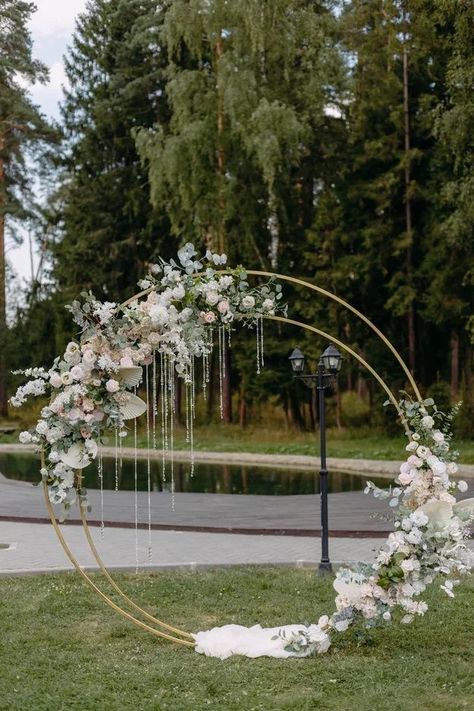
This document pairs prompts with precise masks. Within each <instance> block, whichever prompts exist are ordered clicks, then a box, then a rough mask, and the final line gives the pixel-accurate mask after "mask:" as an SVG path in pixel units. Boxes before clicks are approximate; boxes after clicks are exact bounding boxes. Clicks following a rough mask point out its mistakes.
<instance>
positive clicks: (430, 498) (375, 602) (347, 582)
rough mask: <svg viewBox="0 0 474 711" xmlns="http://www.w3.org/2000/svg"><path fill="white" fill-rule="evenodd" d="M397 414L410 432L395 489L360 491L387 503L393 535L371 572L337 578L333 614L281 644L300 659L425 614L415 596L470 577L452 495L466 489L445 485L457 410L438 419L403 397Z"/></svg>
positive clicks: (463, 507)
mask: <svg viewBox="0 0 474 711" xmlns="http://www.w3.org/2000/svg"><path fill="white" fill-rule="evenodd" d="M400 406H401V410H402V412H403V415H404V418H405V420H406V422H407V424H408V426H409V442H408V444H407V446H406V450H407V452H408V454H407V459H406V461H405V462H403V464H402V465H401V467H400V472H399V474H398V476H397V478H396V480H395V486H394V487H392V486H391V487H390V488H389V490H384V489H379V488H378V487H376V486H375V485H374V484H373V483H372V482H368V483H367V486H366V489H365V493H369V492H372V493H373V494H374V496H376V497H377V498H384V499H385V498H386V499H389V506H390V507H391V509H392V511H393V518H394V528H395V530H394V532H393V533H390V534H389V536H388V539H387V541H386V543H385V545H384V546H383V547H382V548H381V550H380V551H379V553H378V555H377V557H376V560H375V563H374V564H373V565H359V566H358V567H356V568H340V569H339V570H338V571H337V574H336V578H335V580H334V589H335V591H336V593H337V596H336V600H335V603H336V612H334V613H333V615H332V616H330V617H329V616H328V615H323V616H322V617H320V618H319V621H318V624H317V625H316V626H315V625H311V626H310V627H305V628H303V629H301V630H299V631H298V632H297V633H293V634H292V635H291V639H289V640H288V639H286V641H287V649H288V650H289V649H291V650H293V651H294V653H295V654H297V655H299V656H307V655H308V654H309V653H322V652H325V651H327V649H328V648H329V645H330V636H331V634H332V633H334V632H344V631H345V630H347V629H348V628H349V626H350V625H354V624H357V623H359V624H362V626H363V627H365V628H371V627H375V626H376V625H380V624H390V623H391V622H392V620H393V619H395V618H397V619H398V618H399V619H400V621H401V622H402V623H404V624H408V623H410V622H411V621H412V620H413V619H414V617H415V616H417V615H424V614H425V612H426V611H427V609H428V606H427V604H426V602H425V601H424V600H422V599H420V596H421V595H422V593H423V592H424V591H425V590H426V588H427V586H428V585H430V584H431V583H433V582H434V581H435V579H438V580H441V583H440V585H441V588H442V590H443V591H444V592H445V593H446V594H447V595H448V596H449V597H454V588H455V586H456V585H457V584H458V583H459V582H460V579H461V577H462V576H463V575H466V574H467V573H469V572H470V571H471V570H472V567H473V565H474V552H473V551H472V550H471V549H470V548H469V547H468V546H467V545H466V540H467V539H468V538H469V537H470V528H471V524H472V521H473V520H474V499H465V500H463V501H459V502H457V501H456V497H455V493H456V491H460V492H463V493H464V492H466V491H467V488H468V487H467V484H466V482H465V481H458V482H457V483H454V482H453V481H451V479H450V475H452V474H456V472H457V471H458V466H457V464H456V462H455V458H456V454H455V453H451V452H450V442H451V439H452V434H451V422H452V420H453V418H454V416H455V414H456V410H457V409H458V408H457V407H456V408H454V409H453V411H451V412H450V413H448V414H445V413H443V412H441V411H439V410H438V409H437V407H436V405H435V404H434V402H433V400H432V399H427V400H424V402H422V403H420V402H413V401H412V400H410V399H409V398H408V397H407V398H406V399H403V400H402V401H401V402H400ZM321 632H323V633H324V636H321Z"/></svg>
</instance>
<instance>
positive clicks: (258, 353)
mask: <svg viewBox="0 0 474 711" xmlns="http://www.w3.org/2000/svg"><path fill="white" fill-rule="evenodd" d="M258 321H259V319H258V316H257V318H256V320H255V329H256V333H257V375H260V332H259V327H258Z"/></svg>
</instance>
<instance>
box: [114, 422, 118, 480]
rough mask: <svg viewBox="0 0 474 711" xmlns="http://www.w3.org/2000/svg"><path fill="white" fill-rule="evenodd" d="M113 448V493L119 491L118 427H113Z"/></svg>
mask: <svg viewBox="0 0 474 711" xmlns="http://www.w3.org/2000/svg"><path fill="white" fill-rule="evenodd" d="M114 432H115V447H114V451H115V454H114V459H115V491H118V490H119V452H118V447H119V436H118V427H117V425H115V430H114Z"/></svg>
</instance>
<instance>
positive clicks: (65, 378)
mask: <svg viewBox="0 0 474 711" xmlns="http://www.w3.org/2000/svg"><path fill="white" fill-rule="evenodd" d="M61 380H62V383H63V385H71V383H72V375H71V373H70V372H69V371H66V372H65V373H62V375H61Z"/></svg>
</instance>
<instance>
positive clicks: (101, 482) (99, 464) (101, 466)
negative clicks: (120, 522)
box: [97, 431, 105, 538]
mask: <svg viewBox="0 0 474 711" xmlns="http://www.w3.org/2000/svg"><path fill="white" fill-rule="evenodd" d="M98 440H99V458H98V460H97V473H98V475H99V485H100V537H101V538H103V537H104V531H105V524H104V460H103V458H102V444H101V442H100V431H99V435H98Z"/></svg>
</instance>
